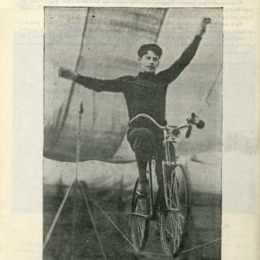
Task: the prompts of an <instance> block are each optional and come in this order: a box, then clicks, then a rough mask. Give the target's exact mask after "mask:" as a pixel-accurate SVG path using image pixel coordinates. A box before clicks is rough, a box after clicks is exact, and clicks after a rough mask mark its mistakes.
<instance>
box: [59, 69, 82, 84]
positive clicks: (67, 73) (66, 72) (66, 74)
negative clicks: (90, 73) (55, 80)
mask: <svg viewBox="0 0 260 260" xmlns="http://www.w3.org/2000/svg"><path fill="white" fill-rule="evenodd" d="M77 76H78V75H77V74H76V73H75V72H74V71H72V70H70V69H67V68H63V67H61V68H60V69H59V77H62V78H65V79H71V80H73V81H75V80H76V79H77Z"/></svg>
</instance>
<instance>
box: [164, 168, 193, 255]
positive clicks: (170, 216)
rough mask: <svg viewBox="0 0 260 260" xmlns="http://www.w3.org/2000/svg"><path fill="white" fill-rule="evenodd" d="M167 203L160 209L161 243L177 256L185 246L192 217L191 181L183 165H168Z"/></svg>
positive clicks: (167, 250)
mask: <svg viewBox="0 0 260 260" xmlns="http://www.w3.org/2000/svg"><path fill="white" fill-rule="evenodd" d="M165 169H166V176H167V178H166V186H165V187H166V192H165V204H166V205H167V206H164V207H162V208H161V209H160V236H161V245H162V249H163V251H164V253H165V254H166V255H167V256H173V257H176V256H177V255H178V253H180V251H182V250H183V248H184V246H185V240H186V235H187V231H188V224H189V218H190V196H189V182H188V177H187V174H186V172H185V169H184V167H183V166H182V165H176V166H166V167H165Z"/></svg>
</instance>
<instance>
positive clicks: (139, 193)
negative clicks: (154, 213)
mask: <svg viewBox="0 0 260 260" xmlns="http://www.w3.org/2000/svg"><path fill="white" fill-rule="evenodd" d="M135 193H136V195H137V197H138V198H143V199H146V198H148V194H147V193H145V192H141V191H136V192H135Z"/></svg>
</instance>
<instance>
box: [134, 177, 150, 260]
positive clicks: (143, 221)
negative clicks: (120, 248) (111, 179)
mask: <svg viewBox="0 0 260 260" xmlns="http://www.w3.org/2000/svg"><path fill="white" fill-rule="evenodd" d="M138 183H139V178H138V179H137V181H136V183H135V187H134V191H133V197H132V212H131V236H132V242H133V246H134V251H135V255H136V256H138V255H139V253H140V252H141V251H142V250H143V249H144V247H145V244H146V241H147V238H148V232H149V199H148V197H147V196H145V197H142V196H140V195H138V193H137V188H138Z"/></svg>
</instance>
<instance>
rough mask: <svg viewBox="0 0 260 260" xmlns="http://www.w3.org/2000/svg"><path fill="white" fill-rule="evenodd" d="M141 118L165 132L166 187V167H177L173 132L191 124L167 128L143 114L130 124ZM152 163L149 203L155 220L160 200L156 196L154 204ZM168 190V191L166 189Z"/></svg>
mask: <svg viewBox="0 0 260 260" xmlns="http://www.w3.org/2000/svg"><path fill="white" fill-rule="evenodd" d="M139 117H144V118H147V119H149V120H151V121H152V122H153V123H154V124H155V125H156V126H157V127H158V128H160V129H162V130H163V133H164V138H163V145H164V150H165V160H163V161H162V168H163V169H162V174H163V180H164V185H166V184H165V183H166V176H165V172H166V171H165V166H166V165H167V166H174V165H176V154H175V146H174V143H176V141H175V140H176V138H177V137H178V136H174V135H173V133H172V131H173V130H177V131H178V130H180V129H183V128H187V127H189V126H190V123H189V124H187V125H183V126H181V127H176V126H169V125H165V126H161V125H159V124H158V123H157V122H156V121H155V120H154V119H153V118H152V117H151V116H149V115H147V114H144V113H141V114H138V115H137V116H135V117H134V118H132V119H131V121H130V122H129V124H131V122H133V121H134V120H136V119H137V118H139ZM152 161H153V158H150V159H149V160H148V169H149V171H148V174H149V175H148V180H149V184H150V185H149V203H150V214H149V217H150V219H154V218H155V217H156V210H157V207H158V204H159V201H158V200H159V198H158V194H157V196H156V201H155V203H154V196H153V182H152ZM164 190H166V189H164ZM167 204H168V203H167V201H166V206H167V207H168V205H167Z"/></svg>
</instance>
